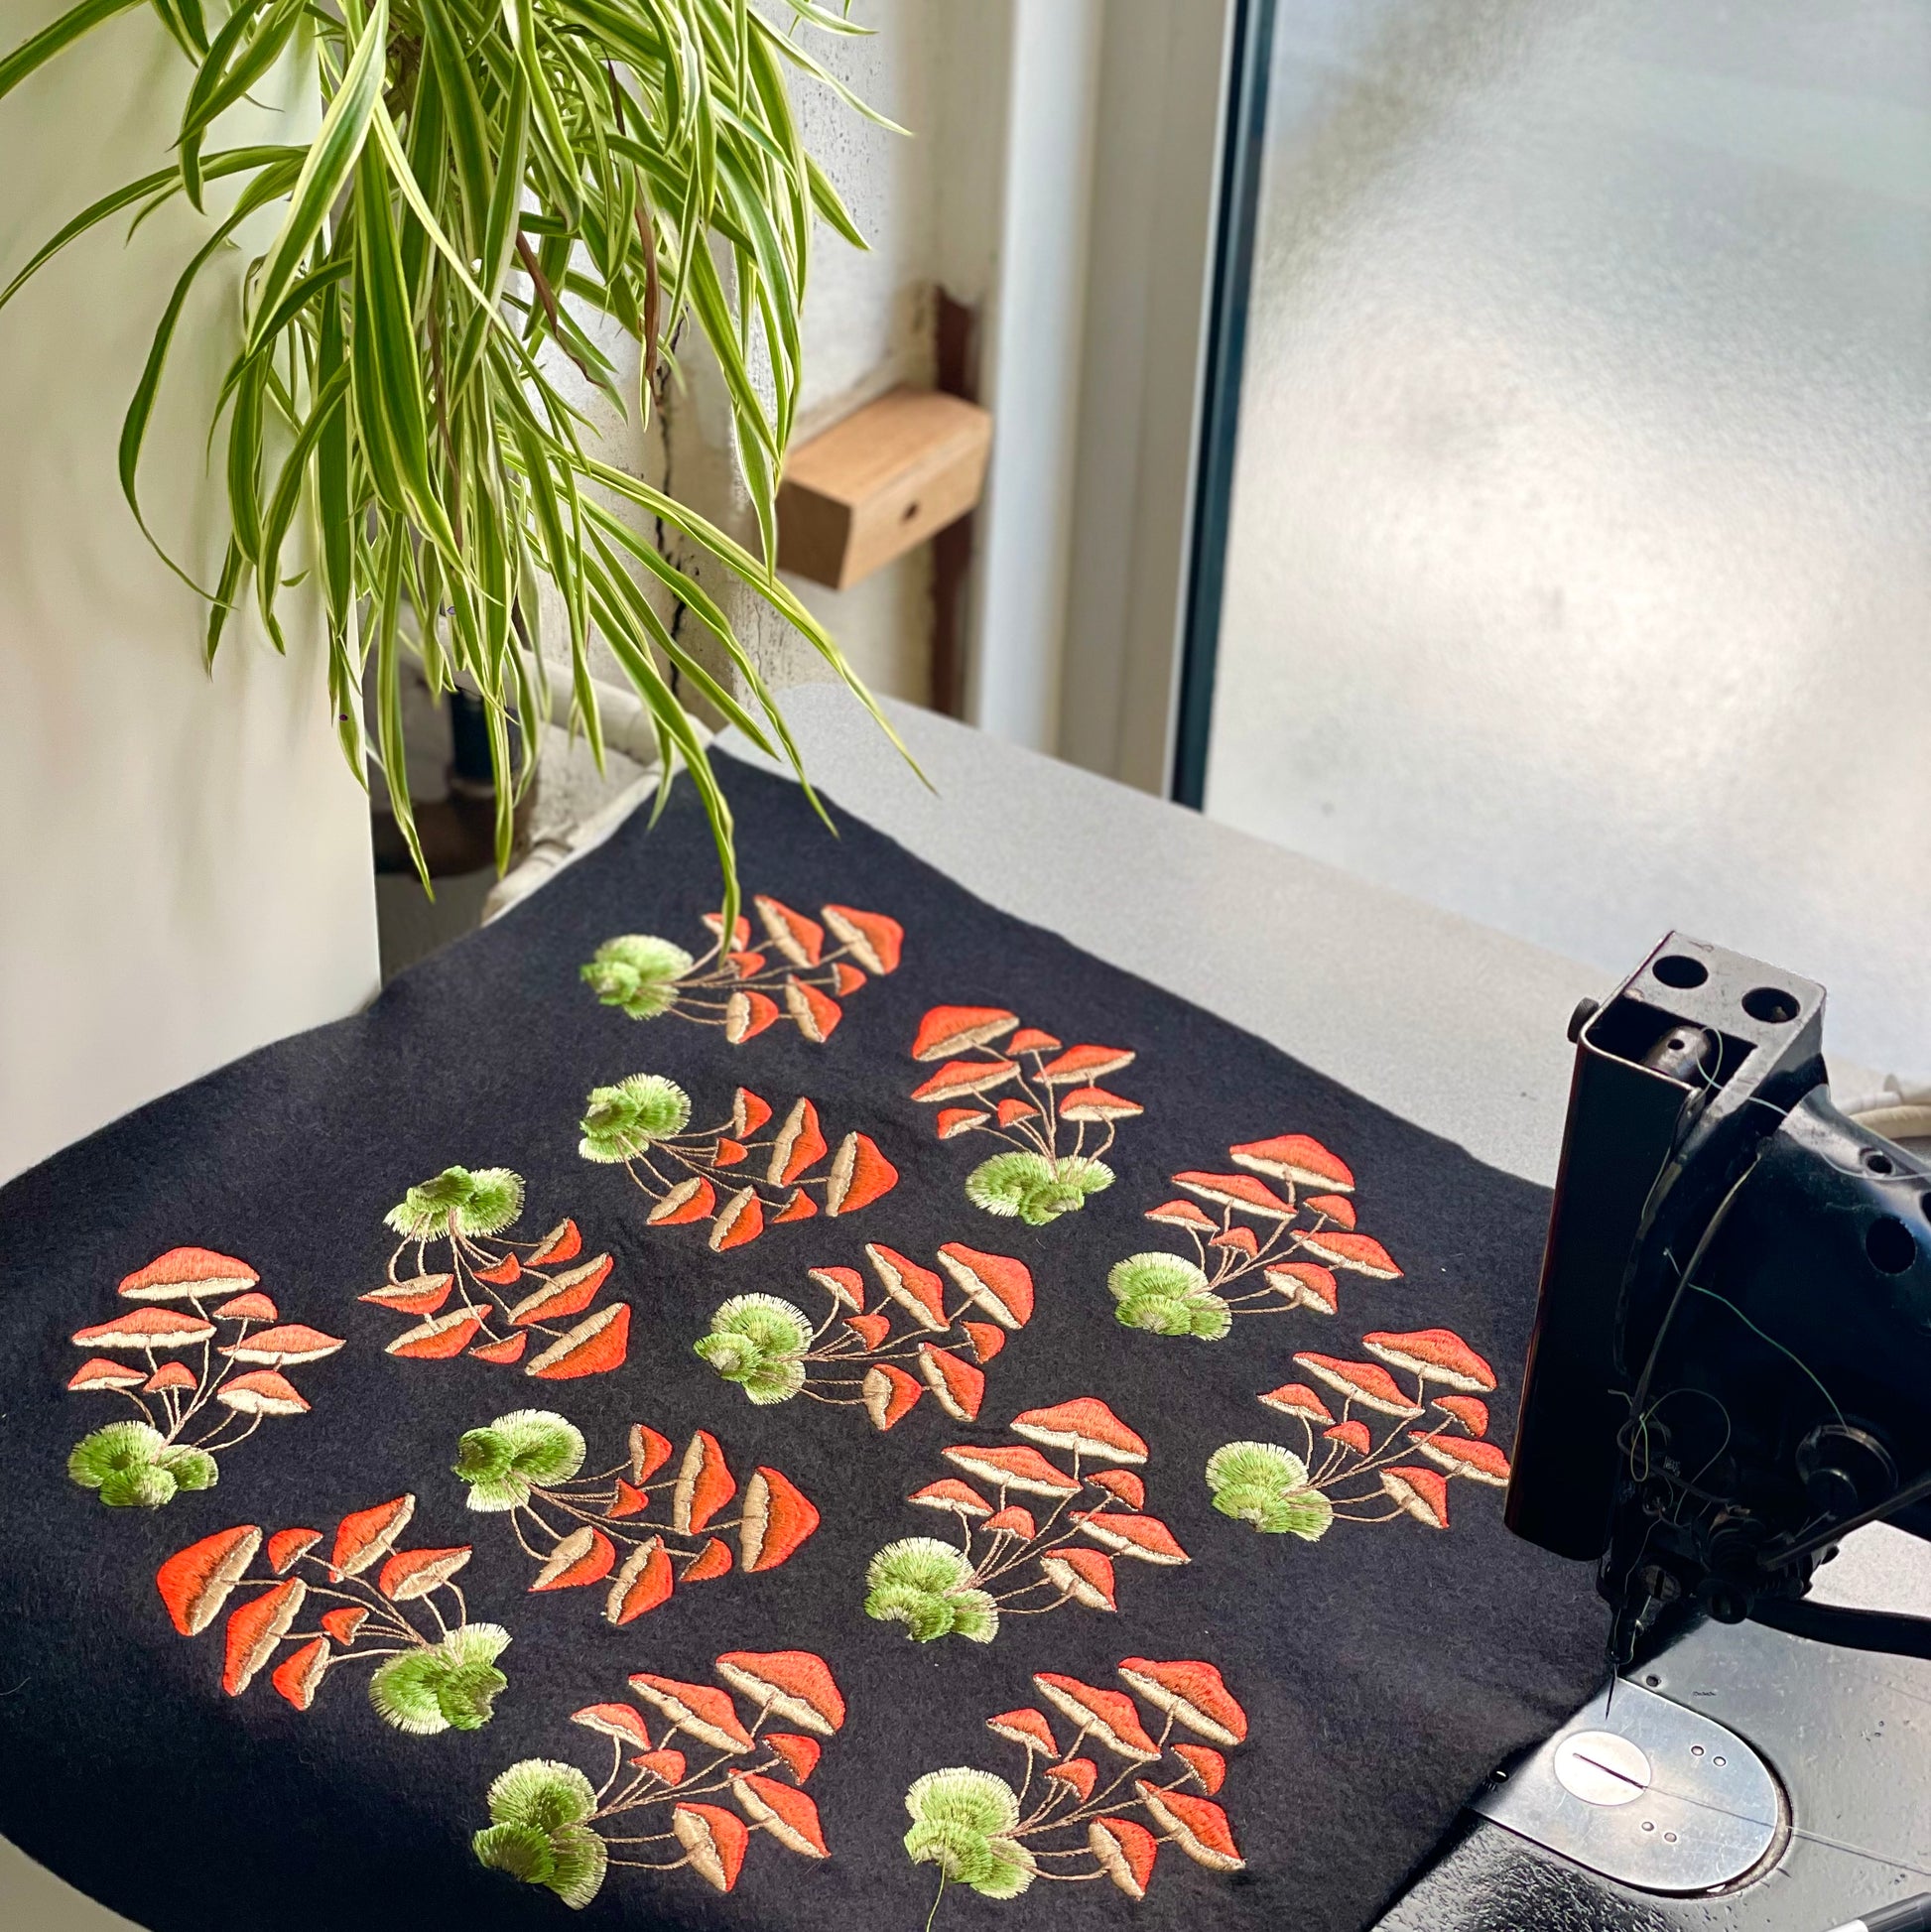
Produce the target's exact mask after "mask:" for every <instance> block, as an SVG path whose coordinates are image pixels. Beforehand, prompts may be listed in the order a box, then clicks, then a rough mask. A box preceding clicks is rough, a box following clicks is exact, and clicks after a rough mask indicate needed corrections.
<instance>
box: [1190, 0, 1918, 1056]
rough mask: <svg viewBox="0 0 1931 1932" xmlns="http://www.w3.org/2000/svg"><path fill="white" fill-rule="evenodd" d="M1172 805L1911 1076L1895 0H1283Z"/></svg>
mask: <svg viewBox="0 0 1931 1932" xmlns="http://www.w3.org/2000/svg"><path fill="white" fill-rule="evenodd" d="M1207 809H1208V811H1209V812H1210V814H1212V815H1213V816H1215V817H1217V818H1220V819H1223V820H1225V821H1227V822H1229V823H1231V824H1234V825H1237V826H1241V827H1244V828H1246V829H1248V830H1250V831H1253V832H1256V833H1259V834H1261V835H1262V836H1264V837H1270V838H1274V839H1277V840H1279V841H1281V842H1283V843H1286V844H1289V845H1292V846H1295V847H1298V848H1299V849H1301V850H1303V851H1306V852H1309V853H1312V854H1314V855H1316V856H1318V857H1322V858H1325V859H1329V860H1331V861H1333V862H1335V863H1337V864H1340V865H1343V866H1346V867H1348V868H1350V869H1351V870H1353V871H1356V872H1359V873H1362V874H1365V875H1367V876H1369V877H1372V878H1375V879H1377V880H1380V881H1383V882H1385V883H1388V884H1391V885H1394V886H1397V887H1400V888H1402V889H1404V890H1407V891H1410V892H1413V893H1415V894H1418V895H1419V896H1421V897H1424V898H1427V899H1430V900H1433V901H1435V902H1437V903H1439V904H1442V905H1446V906H1449V907H1452V908H1454V909H1456V910H1458V911H1461V912H1465V913H1469V914H1472V915H1473V916H1475V917H1477V918H1479V919H1482V920H1486V921H1489V922H1491V923H1493V924H1494V925H1497V926H1499V927H1501V928H1503V929H1505V930H1507V931H1510V932H1513V933H1516V934H1519V935H1521V936H1523V937H1525V938H1528V939H1532V940H1536V941H1539V942H1541V943H1542V944H1544V945H1547V946H1551V947H1554V948H1556V949H1558V950H1560V951H1562V952H1565V953H1568V954H1570V955H1573V956H1575V957H1577V958H1579V959H1583V960H1586V961H1589V962H1591V963H1593V964H1595V965H1597V966H1601V967H1602V968H1603V969H1604V970H1605V972H1606V973H1615V972H1620V971H1622V970H1625V969H1627V968H1628V967H1630V966H1633V965H1634V964H1635V962H1636V961H1637V959H1638V958H1640V956H1641V954H1642V953H1643V952H1644V951H1645V950H1646V948H1647V947H1648V946H1649V945H1650V944H1651V943H1652V942H1653V941H1654V940H1655V939H1656V938H1657V937H1658V936H1659V935H1660V934H1661V933H1662V932H1663V931H1664V930H1665V929H1666V928H1667V927H1669V926H1671V925H1680V926H1683V927H1685V928H1688V929H1690V930H1692V931H1694V932H1697V933H1699V934H1701V935H1702V936H1704V937H1707V938H1710V939H1714V940H1719V941H1722V942H1724V943H1725V944H1728V945H1731V946H1735V947H1738V948H1740V949H1742V950H1745V951H1749V952H1754V953H1757V954H1759V955H1761V956H1763V957H1766V958H1769V959H1771V960H1774V961H1777V962H1779V963H1781V964H1783V965H1787V966H1790V967H1792V968H1794V969H1796V970H1798V971H1802V972H1807V973H1810V974H1813V975H1814V976H1816V977H1818V978H1821V979H1823V980H1824V981H1826V983H1827V984H1828V985H1829V986H1830V988H1831V992H1832V1018H1831V1022H1830V1027H1829V1039H1830V1041H1831V1042H1832V1044H1833V1045H1835V1046H1836V1047H1837V1048H1838V1049H1839V1050H1840V1051H1841V1052H1843V1053H1844V1054H1846V1055H1848V1056H1851V1057H1854V1058H1857V1059H1861V1060H1864V1061H1867V1062H1871V1063H1874V1064H1877V1065H1880V1066H1888V1067H1894V1068H1899V1069H1919V1070H1924V1071H1927V1072H1931V7H1927V6H1926V5H1924V4H1921V0H1918V3H1912V4H1906V0H1749V3H1748V4H1742V0H1738V4H1734V5H1720V4H1715V3H1714V0H1280V6H1279V16H1278V27H1277V33H1276V42H1275V48H1274V55H1273V62H1272V70H1271V93H1270V102H1269V122H1268V131H1267V154H1266V162H1265V176H1264V183H1263V196H1262V202H1261V208H1260V216H1259V236H1258V245H1257V250H1256V263H1255V273H1254V284H1253V293H1252V308H1251V315H1250V322H1249V337H1248V348H1247V364H1246V377H1245V386H1244V391H1243V394H1242V398H1241V414H1240V428H1239V448H1238V457H1237V463H1236V474H1235V491H1234V503H1233V517H1232V534H1231V540H1230V546H1229V554H1228V559H1227V586H1226V615H1225V622H1224V628H1223V638H1222V646H1221V663H1220V675H1219V683H1218V689H1217V692H1216V701H1215V708H1214V720H1213V735H1212V741H1211V753H1210V762H1209V770H1208V786H1207ZM1282 967H1283V970H1284V971H1292V969H1293V967H1292V962H1291V961H1285V962H1283V963H1282Z"/></svg>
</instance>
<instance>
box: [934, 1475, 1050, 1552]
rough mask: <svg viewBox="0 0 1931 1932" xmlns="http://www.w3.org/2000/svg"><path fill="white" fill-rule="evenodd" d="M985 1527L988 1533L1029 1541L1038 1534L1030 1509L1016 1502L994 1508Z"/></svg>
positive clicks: (949, 1479) (1037, 1526)
mask: <svg viewBox="0 0 1931 1932" xmlns="http://www.w3.org/2000/svg"><path fill="white" fill-rule="evenodd" d="M951 1480H952V1479H951V1478H950V1477H949V1478H947V1481H951ZM985 1528H986V1533H987V1534H988V1535H991V1534H997V1535H1001V1536H1020V1537H1024V1538H1025V1540H1026V1541H1027V1542H1029V1543H1030V1542H1031V1541H1032V1539H1033V1538H1034V1537H1035V1536H1036V1535H1038V1534H1039V1525H1038V1524H1037V1523H1036V1522H1034V1521H1033V1512H1032V1511H1031V1510H1030V1509H1022V1508H1020V1506H1019V1505H1018V1504H1017V1503H1016V1502H1009V1503H1007V1504H1006V1506H1005V1507H1004V1508H1003V1509H995V1510H994V1511H993V1512H992V1513H991V1515H989V1516H988V1517H986V1519H985Z"/></svg>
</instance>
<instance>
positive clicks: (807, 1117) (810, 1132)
mask: <svg viewBox="0 0 1931 1932" xmlns="http://www.w3.org/2000/svg"><path fill="white" fill-rule="evenodd" d="M830 1151H831V1143H830V1142H829V1141H828V1140H827V1139H826V1138H825V1134H824V1130H823V1129H822V1128H821V1127H820V1126H819V1124H818V1108H817V1107H816V1106H814V1105H813V1104H812V1102H811V1101H810V1100H808V1099H806V1098H805V1097H804V1096H803V1095H800V1096H799V1097H798V1099H796V1100H794V1101H793V1102H792V1108H791V1111H790V1112H789V1113H787V1114H786V1115H785V1118H784V1124H783V1126H781V1127H780V1128H779V1129H778V1137H777V1138H776V1139H775V1140H774V1141H773V1142H772V1143H771V1164H770V1166H769V1167H768V1168H767V1169H766V1170H765V1176H764V1178H765V1179H766V1180H767V1181H769V1182H771V1183H772V1185H773V1186H774V1187H787V1188H788V1187H790V1186H791V1184H792V1182H794V1181H795V1180H797V1178H798V1177H799V1175H801V1174H804V1173H808V1172H809V1171H810V1170H811V1169H812V1168H814V1167H816V1166H817V1165H818V1163H819V1162H820V1161H822V1160H823V1159H824V1158H825V1156H826V1155H827V1154H828V1153H829V1152H830Z"/></svg>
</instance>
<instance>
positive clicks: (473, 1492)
mask: <svg viewBox="0 0 1931 1932" xmlns="http://www.w3.org/2000/svg"><path fill="white" fill-rule="evenodd" d="M587 1453H588V1451H587V1448H586V1446H585V1444H584V1442H583V1433H582V1431H581V1430H580V1429H579V1428H578V1427H577V1425H576V1424H575V1423H573V1422H571V1421H569V1420H567V1419H566V1418H565V1417H563V1416H560V1415H558V1414H556V1413H555V1412H554V1411H552V1410H549V1409H515V1410H512V1411H511V1413H510V1414H508V1415H499V1416H498V1417H497V1418H496V1420H495V1421H494V1422H492V1423H490V1425H489V1426H488V1427H487V1428H486V1429H471V1430H469V1431H468V1432H467V1433H466V1434H465V1435H464V1436H463V1438H462V1440H461V1441H460V1442H458V1443H457V1444H456V1453H455V1462H454V1464H453V1466H452V1467H453V1469H454V1472H455V1474H456V1475H457V1476H458V1477H459V1478H461V1480H462V1481H464V1482H466V1483H468V1485H469V1507H470V1508H471V1509H478V1510H485V1511H500V1510H505V1509H516V1508H519V1507H521V1506H522V1504H524V1503H526V1502H527V1501H529V1499H530V1491H531V1489H532V1488H534V1487H539V1486H548V1485H549V1484H550V1483H553V1482H568V1481H570V1479H571V1478H572V1477H573V1476H575V1475H576V1474H577V1472H578V1471H579V1470H580V1469H581V1468H582V1467H583V1458H584V1456H585V1455H586V1454H587Z"/></svg>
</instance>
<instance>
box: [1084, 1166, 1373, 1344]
mask: <svg viewBox="0 0 1931 1932" xmlns="http://www.w3.org/2000/svg"><path fill="white" fill-rule="evenodd" d="M1227 1158H1228V1159H1229V1160H1230V1161H1231V1162H1232V1163H1233V1164H1234V1167H1235V1168H1236V1169H1237V1170H1239V1171H1238V1172H1216V1171H1211V1170H1208V1169H1203V1168H1184V1169H1182V1170H1181V1171H1180V1172H1179V1173H1177V1174H1175V1175H1174V1176H1173V1185H1174V1186H1175V1187H1176V1188H1178V1189H1179V1190H1180V1193H1179V1194H1178V1195H1176V1196H1175V1197H1174V1198H1173V1199H1171V1200H1168V1201H1163V1202H1161V1203H1160V1204H1159V1205H1158V1206H1157V1207H1153V1208H1149V1209H1148V1210H1147V1211H1146V1219H1147V1220H1148V1221H1151V1222H1157V1223H1158V1224H1160V1225H1161V1226H1163V1227H1171V1228H1177V1229H1179V1231H1180V1232H1181V1233H1182V1234H1183V1235H1184V1236H1185V1237H1186V1239H1187V1243H1188V1246H1189V1249H1190V1250H1191V1252H1190V1253H1188V1254H1176V1253H1174V1252H1172V1251H1171V1250H1170V1249H1167V1248H1152V1249H1147V1250H1145V1251H1143V1252H1141V1253H1139V1254H1129V1255H1128V1256H1127V1257H1126V1258H1125V1260H1123V1261H1117V1262H1115V1263H1114V1264H1113V1267H1112V1269H1111V1270H1110V1272H1109V1273H1108V1274H1107V1277H1106V1287H1107V1290H1108V1292H1109V1293H1110V1294H1111V1296H1112V1298H1113V1316H1114V1319H1115V1320H1116V1321H1118V1322H1119V1324H1120V1325H1121V1327H1123V1328H1129V1329H1139V1330H1141V1331H1143V1332H1145V1333H1147V1334H1150V1335H1166V1336H1191V1337H1192V1338H1193V1339H1194V1340H1195V1341H1198V1342H1219V1341H1221V1340H1222V1339H1223V1338H1224V1337H1225V1336H1226V1334H1227V1333H1228V1331H1229V1330H1230V1329H1231V1328H1232V1326H1233V1323H1234V1320H1235V1318H1236V1317H1241V1316H1250V1315H1290V1314H1293V1313H1295V1312H1296V1311H1297V1310H1305V1311H1307V1312H1308V1313H1309V1314H1312V1315H1316V1316H1324V1315H1333V1314H1335V1313H1337V1311H1338V1310H1339V1309H1340V1307H1341V1288H1340V1282H1339V1276H1340V1275H1342V1274H1352V1275H1357V1276H1359V1277H1361V1278H1362V1279H1365V1280H1370V1281H1398V1280H1399V1279H1400V1278H1401V1269H1400V1267H1399V1266H1397V1265H1396V1263H1395V1260H1394V1257H1393V1256H1392V1255H1390V1254H1389V1252H1388V1251H1387V1249H1386V1248H1385V1247H1383V1246H1382V1245H1381V1243H1380V1242H1379V1241H1377V1240H1376V1239H1375V1238H1374V1237H1373V1236H1372V1235H1371V1234H1363V1233H1362V1232H1360V1230H1359V1229H1358V1228H1357V1227H1356V1226H1355V1224H1354V1205H1353V1199H1352V1197H1353V1193H1354V1176H1353V1173H1352V1170H1351V1169H1350V1168H1349V1166H1348V1164H1347V1163H1346V1162H1345V1161H1343V1160H1342V1159H1341V1158H1340V1157H1339V1156H1338V1155H1336V1154H1334V1153H1332V1152H1331V1151H1330V1150H1329V1149H1328V1148H1326V1147H1324V1146H1323V1145H1322V1144H1321V1142H1320V1141H1318V1140H1316V1139H1314V1138H1313V1137H1312V1136H1311V1135H1308V1134H1301V1133H1293V1134H1280V1135H1276V1136H1275V1137H1274V1138H1272V1139H1269V1140H1251V1141H1245V1142H1239V1143H1236V1144H1235V1145H1233V1146H1231V1147H1229V1148H1228V1149H1227Z"/></svg>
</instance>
